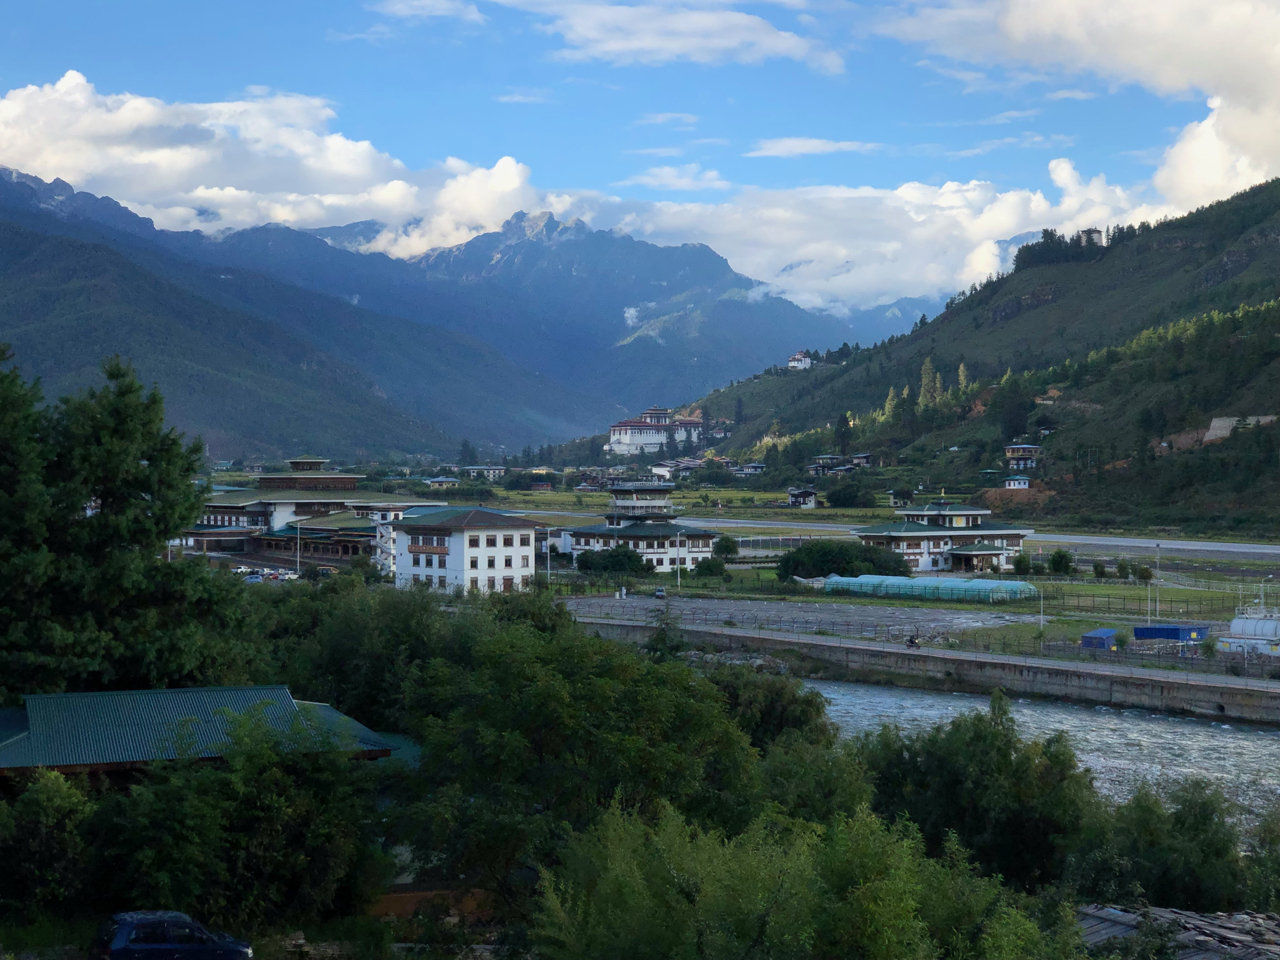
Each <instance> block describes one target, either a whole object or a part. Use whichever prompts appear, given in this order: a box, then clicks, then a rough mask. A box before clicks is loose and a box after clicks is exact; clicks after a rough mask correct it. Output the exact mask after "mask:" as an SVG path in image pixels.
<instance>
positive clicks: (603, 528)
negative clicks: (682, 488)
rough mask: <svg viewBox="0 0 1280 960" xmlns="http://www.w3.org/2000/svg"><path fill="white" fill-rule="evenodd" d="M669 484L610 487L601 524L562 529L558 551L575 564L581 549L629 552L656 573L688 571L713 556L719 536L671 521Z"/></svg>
mask: <svg viewBox="0 0 1280 960" xmlns="http://www.w3.org/2000/svg"><path fill="white" fill-rule="evenodd" d="M673 489H674V485H673V484H670V483H622V484H618V485H617V486H615V487H614V488H613V490H612V491H611V493H612V494H613V502H612V504H611V506H610V509H609V512H608V513H607V514H605V517H604V520H605V522H604V523H599V524H593V525H592V526H587V527H576V528H572V529H569V530H565V531H564V533H563V534H562V535H561V543H562V546H561V550H564V551H566V552H571V553H572V554H573V557H574V559H575V560H576V559H577V557H578V554H580V553H582V552H583V551H585V550H608V549H610V548H612V547H618V546H626V547H630V548H631V549H632V550H634V551H636V553H638V554H640V556H641V557H643V558H644V559H645V560H648V561H650V562H651V563H652V564H653V566H654V569H656V570H657V571H658V572H659V573H671V572H674V571H675V570H677V569H679V568H681V567H686V568H687V567H691V566H693V565H694V564H696V563H697V562H698V561H699V560H701V559H703V558H704V557H709V556H711V546H712V544H713V543H714V542H715V538H716V536H717V534H716V532H715V531H714V530H699V529H698V528H696V527H687V526H684V525H683V524H677V523H676V522H675V507H674V506H673V505H672V503H671V491H672V490H673Z"/></svg>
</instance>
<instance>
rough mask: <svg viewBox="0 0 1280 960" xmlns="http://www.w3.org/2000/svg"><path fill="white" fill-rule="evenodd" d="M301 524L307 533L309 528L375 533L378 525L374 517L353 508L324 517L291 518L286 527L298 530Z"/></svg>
mask: <svg viewBox="0 0 1280 960" xmlns="http://www.w3.org/2000/svg"><path fill="white" fill-rule="evenodd" d="M299 524H301V526H302V528H303V532H304V533H305V532H306V531H308V530H342V531H346V532H349V533H373V532H374V530H375V529H376V527H377V524H376V523H375V522H374V520H373V518H372V517H362V516H360V515H359V514H357V513H355V512H354V511H352V510H343V511H342V512H340V513H330V514H328V515H327V516H323V517H308V518H307V519H305V520H290V521H289V522H288V523H287V524H285V526H286V527H289V528H290V529H291V530H297V528H298V526H299Z"/></svg>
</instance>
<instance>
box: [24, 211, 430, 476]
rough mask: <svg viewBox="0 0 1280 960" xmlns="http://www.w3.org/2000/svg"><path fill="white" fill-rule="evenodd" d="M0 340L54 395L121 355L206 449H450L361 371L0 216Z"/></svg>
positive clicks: (99, 250)
mask: <svg viewBox="0 0 1280 960" xmlns="http://www.w3.org/2000/svg"><path fill="white" fill-rule="evenodd" d="M0 341H3V342H7V343H10V344H11V345H12V347H13V350H14V353H15V360H16V362H17V363H18V364H19V365H20V367H21V368H22V370H23V372H24V373H25V374H26V375H28V376H38V377H40V378H41V380H42V381H43V388H44V392H45V395H46V396H48V397H57V396H61V395H63V394H66V393H68V392H71V391H75V390H78V389H80V388H83V387H85V386H90V385H96V384H97V383H99V382H100V380H101V371H100V364H101V361H102V359H103V358H104V357H107V356H111V355H115V354H118V355H120V356H121V357H123V358H125V359H126V360H128V361H129V362H130V363H132V364H133V365H134V367H135V368H136V369H137V371H138V374H139V376H140V378H141V379H142V380H143V382H144V383H147V384H152V383H154V384H156V385H157V386H158V387H159V388H160V391H161V392H162V393H163V394H164V397H165V402H166V409H167V411H168V416H169V420H170V422H171V423H172V424H173V425H174V426H176V427H178V428H179V429H180V430H182V431H184V432H186V433H187V434H189V435H194V434H200V435H201V436H203V438H204V439H205V441H206V442H207V443H208V445H209V447H210V451H211V452H212V453H213V454H214V455H215V456H230V455H242V454H250V453H264V454H274V455H279V454H281V453H289V452H296V451H297V450H301V449H307V450H311V449H319V450H326V451H330V452H332V453H335V454H341V455H353V456H354V455H361V454H377V453H383V452H387V451H403V452H409V453H420V452H429V451H436V450H441V451H442V450H446V449H451V447H452V444H451V443H450V442H449V441H448V440H447V439H446V438H445V436H444V435H443V434H442V433H441V432H440V431H439V430H438V429H437V428H436V427H434V426H433V425H431V424H428V423H427V422H425V421H423V420H420V419H415V418H413V417H410V416H407V415H405V414H404V413H402V412H400V411H398V410H396V409H395V408H393V407H392V406H391V405H390V404H388V403H387V401H386V400H385V399H383V398H382V397H381V396H379V394H378V392H377V388H376V386H375V385H374V383H373V382H372V381H371V380H370V379H369V378H368V377H366V376H365V375H364V374H362V373H360V372H359V371H357V370H355V369H353V368H352V367H350V366H348V365H347V364H345V363H342V362H340V361H338V360H335V359H334V358H333V357H332V356H329V355H327V354H325V353H323V352H321V351H320V350H318V349H316V348H315V347H314V346H312V345H310V344H309V343H307V342H306V341H305V340H303V339H301V338H299V337H297V336H295V335H293V334H291V333H289V332H287V331H285V330H283V329H281V328H280V327H279V326H277V325H275V324H273V323H270V322H266V321H264V320H262V319H261V318H255V317H250V316H248V315H246V314H243V313H237V312H234V311H231V310H228V309H226V308H224V307H221V306H217V305H215V304H213V303H210V302H209V301H207V300H204V299H201V298H199V297H196V296H193V295H192V294H190V293H188V292H186V291H184V290H181V289H179V288H178V287H176V286H173V285H172V284H170V283H168V282H165V281H163V280H161V279H159V278H157V277H156V276H154V275H153V274H150V273H148V272H146V271H145V270H142V269H140V268H139V267H138V266H136V265H134V264H133V263H131V262H129V261H128V260H127V259H125V258H124V257H123V256H121V255H120V254H118V253H116V252H114V251H112V250H109V249H107V248H106V247H102V246H98V245H94V244H87V243H82V242H79V241H75V240H70V239H66V238H61V237H49V236H44V235H42V234H38V233H33V232H31V231H29V230H26V229H23V228H22V227H18V226H16V225H14V224H12V223H8V222H3V221H0Z"/></svg>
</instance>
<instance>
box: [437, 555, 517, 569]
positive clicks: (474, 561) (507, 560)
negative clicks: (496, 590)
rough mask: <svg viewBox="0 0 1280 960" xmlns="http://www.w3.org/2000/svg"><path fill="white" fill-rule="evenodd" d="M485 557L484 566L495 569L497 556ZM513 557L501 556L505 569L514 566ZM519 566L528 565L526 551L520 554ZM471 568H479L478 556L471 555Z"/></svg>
mask: <svg viewBox="0 0 1280 960" xmlns="http://www.w3.org/2000/svg"><path fill="white" fill-rule="evenodd" d="M440 559H441V560H443V559H444V557H441V558H440ZM485 559H486V563H485V566H486V567H488V568H489V569H490V570H494V569H496V568H497V566H498V558H497V557H486V558H485ZM513 559H514V558H513V557H503V558H502V565H503V566H504V567H506V568H507V569H510V568H511V567H514V566H515V564H514V563H513V562H512V561H513ZM428 560H430V558H428ZM427 566H428V567H429V566H431V564H430V562H428V563H427ZM440 566H442V567H443V566H444V564H443V563H442V564H440ZM520 566H522V567H526V568H527V567H528V566H529V555H528V554H527V553H525V554H522V555H521V556H520ZM471 569H472V570H479V569H480V558H479V557H472V558H471Z"/></svg>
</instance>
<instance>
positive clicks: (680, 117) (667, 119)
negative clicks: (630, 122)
mask: <svg viewBox="0 0 1280 960" xmlns="http://www.w3.org/2000/svg"><path fill="white" fill-rule="evenodd" d="M672 121H676V122H678V123H682V124H685V125H686V126H690V127H691V126H693V125H694V124H695V123H697V122H698V118H697V116H696V115H695V114H692V113H646V114H645V115H644V116H643V117H641V118H640V119H639V120H637V121H636V123H637V124H639V125H643V124H646V123H671V122H672Z"/></svg>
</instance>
